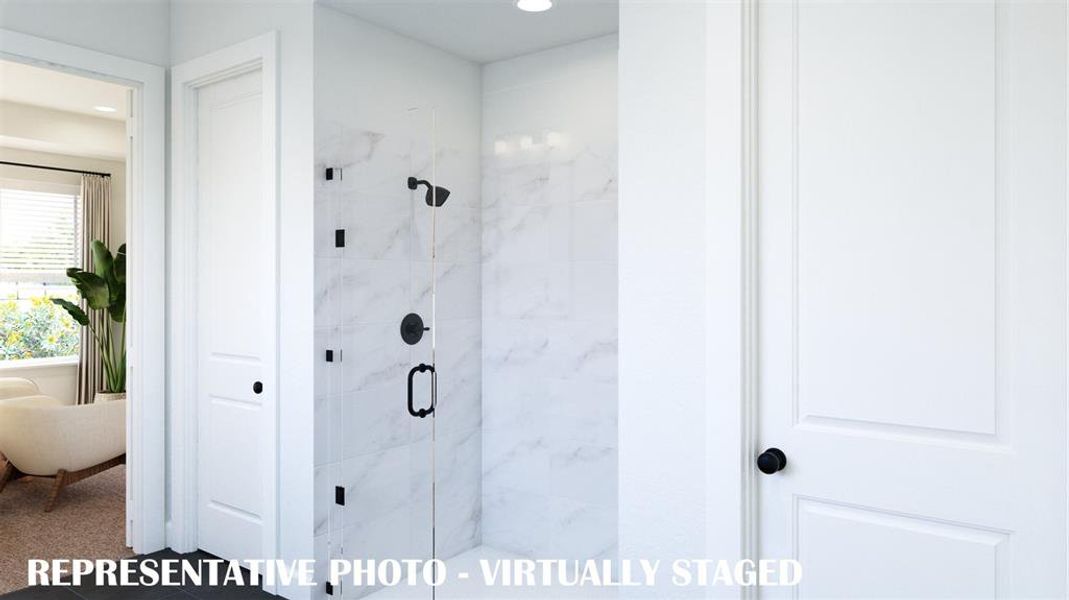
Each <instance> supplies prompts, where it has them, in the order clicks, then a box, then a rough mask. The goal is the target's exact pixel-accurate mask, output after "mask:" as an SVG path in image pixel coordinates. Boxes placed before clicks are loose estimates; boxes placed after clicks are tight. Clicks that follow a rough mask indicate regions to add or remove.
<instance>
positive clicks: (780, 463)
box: [757, 448, 787, 475]
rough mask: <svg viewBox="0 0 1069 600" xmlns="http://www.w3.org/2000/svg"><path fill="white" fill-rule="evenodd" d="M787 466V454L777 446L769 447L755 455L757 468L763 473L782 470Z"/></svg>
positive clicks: (767, 473)
mask: <svg viewBox="0 0 1069 600" xmlns="http://www.w3.org/2000/svg"><path fill="white" fill-rule="evenodd" d="M786 466H787V455H786V454H784V453H783V450H780V449H779V448H769V449H768V450H765V451H764V452H762V453H761V455H760V456H758V457H757V468H758V469H759V470H760V471H761V472H762V473H764V474H765V475H771V474H773V473H775V472H776V471H782V470H783V467H786Z"/></svg>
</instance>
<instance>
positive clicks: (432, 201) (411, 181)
mask: <svg viewBox="0 0 1069 600" xmlns="http://www.w3.org/2000/svg"><path fill="white" fill-rule="evenodd" d="M421 185H425V186H427V198H426V201H427V206H441V205H443V204H445V201H446V200H448V199H449V190H447V189H445V188H444V187H441V186H437V185H434V186H432V185H431V184H430V182H429V181H427V180H425V179H416V178H415V177H409V178H408V189H410V190H414V189H416V188H418V187H419V186H421Z"/></svg>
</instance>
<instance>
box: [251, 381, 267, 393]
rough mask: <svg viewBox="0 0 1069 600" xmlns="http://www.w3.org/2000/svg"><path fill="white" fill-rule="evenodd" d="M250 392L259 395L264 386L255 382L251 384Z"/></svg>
mask: <svg viewBox="0 0 1069 600" xmlns="http://www.w3.org/2000/svg"><path fill="white" fill-rule="evenodd" d="M252 391H253V393H254V394H259V393H260V392H262V391H264V384H262V383H260V382H259V381H257V382H256V383H254V384H252Z"/></svg>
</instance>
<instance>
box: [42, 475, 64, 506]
mask: <svg viewBox="0 0 1069 600" xmlns="http://www.w3.org/2000/svg"><path fill="white" fill-rule="evenodd" d="M66 483H67V472H66V471H64V470H63V469H60V470H59V473H56V482H55V483H53V484H52V491H51V493H49V494H48V502H47V503H45V512H52V509H53V508H55V507H56V500H57V499H58V498H59V493H60V492H61V491H62V490H63V486H64V485H66Z"/></svg>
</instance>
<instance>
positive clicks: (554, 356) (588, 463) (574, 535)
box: [482, 35, 617, 558]
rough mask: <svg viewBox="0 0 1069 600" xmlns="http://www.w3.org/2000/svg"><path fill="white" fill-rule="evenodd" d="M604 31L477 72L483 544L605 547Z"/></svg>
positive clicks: (611, 420) (608, 356) (609, 80)
mask: <svg viewBox="0 0 1069 600" xmlns="http://www.w3.org/2000/svg"><path fill="white" fill-rule="evenodd" d="M616 54H617V37H616V36H615V35H612V36H607V37H601V38H597V39H594V40H589V41H585V42H579V43H575V44H569V45H566V46H561V47H559V48H554V49H551V50H547V51H544V52H538V53H535V54H529V55H525V56H522V57H519V58H515V59H511V60H506V61H501V62H495V63H491V64H488V65H486V66H485V67H484V70H483V98H482V101H483V135H482V137H483V213H482V219H483V248H482V256H483V264H482V268H483V303H482V305H483V312H482V322H483V353H482V358H483V369H482V372H483V382H482V384H483V402H482V408H483V474H484V479H483V541H484V543H485V544H487V545H489V546H492V547H494V548H499V549H503V550H509V551H512V552H516V553H519V554H521V555H525V556H530V557H538V558H550V557H553V558H597V557H602V558H604V557H612V556H614V555H615V554H616V541H617V531H616V529H617V520H616V512H617V503H616V501H617V494H616V491H617V481H616V479H617V478H616V471H617V464H616V463H617V440H616V417H617V406H616V393H617V390H616V375H617V369H616V363H617V355H616V348H617V332H616V321H617V319H616V317H617V314H616V301H617V299H616V291H617V265H616V258H617V237H616V233H617V225H616V221H617V214H616V213H617V203H616V191H617V185H616V182H617V120H616V86H617V75H616V70H617V66H616Z"/></svg>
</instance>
